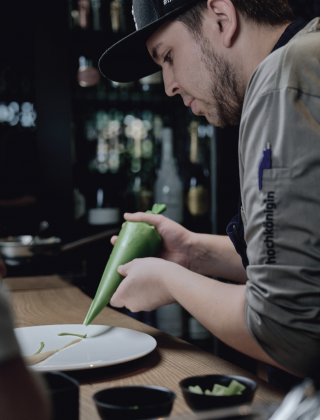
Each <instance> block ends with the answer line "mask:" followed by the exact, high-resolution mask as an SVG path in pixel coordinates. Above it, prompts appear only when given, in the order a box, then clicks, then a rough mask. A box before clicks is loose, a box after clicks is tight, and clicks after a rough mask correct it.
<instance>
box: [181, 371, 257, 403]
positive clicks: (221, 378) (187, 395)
mask: <svg viewBox="0 0 320 420" xmlns="http://www.w3.org/2000/svg"><path fill="white" fill-rule="evenodd" d="M233 379H235V380H236V381H238V382H239V383H240V384H242V385H244V386H245V387H246V389H245V390H244V391H243V393H242V394H241V395H231V396H224V397H223V396H213V395H205V394H204V395H201V394H195V393H194V392H191V391H189V389H188V387H189V386H196V385H199V386H200V388H201V389H202V390H203V391H205V390H206V389H209V390H210V391H211V390H212V388H213V386H214V384H219V385H224V386H229V384H230V382H231V381H232V380H233ZM179 385H180V388H181V390H182V394H183V397H184V399H185V401H186V403H187V404H188V406H189V407H190V408H191V410H193V411H203V410H212V409H215V408H222V407H230V406H235V405H241V404H246V403H250V402H252V400H253V397H254V393H255V391H256V389H257V384H256V382H254V381H253V380H251V379H248V378H245V377H243V376H233V375H206V376H192V377H190V378H186V379H183V380H182V381H180V383H179Z"/></svg>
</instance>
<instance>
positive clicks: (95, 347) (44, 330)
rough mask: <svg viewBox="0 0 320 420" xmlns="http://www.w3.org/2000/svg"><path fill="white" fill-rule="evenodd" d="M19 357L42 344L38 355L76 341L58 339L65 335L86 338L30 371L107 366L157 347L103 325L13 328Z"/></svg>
mask: <svg viewBox="0 0 320 420" xmlns="http://www.w3.org/2000/svg"><path fill="white" fill-rule="evenodd" d="M14 331H15V335H16V337H17V340H18V342H19V344H20V347H21V351H22V355H23V356H30V355H32V354H34V353H36V352H37V351H38V350H39V348H40V343H41V342H42V341H43V342H44V348H43V350H42V352H45V351H49V350H57V349H59V348H61V347H63V346H64V345H66V344H68V343H70V342H71V341H73V340H75V339H77V338H79V337H73V336H58V334H60V333H63V332H67V333H73V334H81V335H84V334H87V337H86V338H85V339H83V340H81V341H80V342H79V343H76V344H74V345H72V346H70V347H67V348H66V349H63V350H61V351H59V352H58V353H56V354H54V355H53V356H51V357H49V358H48V359H46V360H44V361H43V362H40V363H38V364H36V365H33V366H30V368H31V369H34V370H37V371H42V372H48V371H51V372H52V371H67V370H82V369H92V368H98V367H103V366H111V365H116V364H119V363H124V362H128V361H130V360H135V359H138V358H140V357H142V356H145V355H146V354H148V353H151V352H152V350H154V349H155V347H156V346H157V342H156V340H155V339H154V338H153V337H151V336H150V335H148V334H145V333H142V332H139V331H134V330H129V329H127V328H118V327H107V326H104V325H89V326H88V327H86V326H84V325H81V324H80V325H79V324H76V325H72V324H71V325H70V324H69V325H64V324H63V325H45V326H39V327H26V328H15V330H14Z"/></svg>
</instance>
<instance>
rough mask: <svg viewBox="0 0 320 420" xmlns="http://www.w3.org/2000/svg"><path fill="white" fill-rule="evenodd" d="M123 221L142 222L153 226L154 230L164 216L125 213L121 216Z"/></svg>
mask: <svg viewBox="0 0 320 420" xmlns="http://www.w3.org/2000/svg"><path fill="white" fill-rule="evenodd" d="M123 217H124V218H125V220H129V221H130V222H144V223H148V224H149V225H153V226H154V227H155V228H157V227H159V225H160V223H161V221H163V219H164V216H161V215H159V214H150V213H142V212H139V213H125V214H124V215H123Z"/></svg>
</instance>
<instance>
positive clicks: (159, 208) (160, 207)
mask: <svg viewBox="0 0 320 420" xmlns="http://www.w3.org/2000/svg"><path fill="white" fill-rule="evenodd" d="M166 209H167V206H166V205H165V204H154V206H153V207H152V210H151V211H147V213H152V214H160V213H163V212H164V211H166ZM161 244H162V239H161V236H160V235H159V233H158V232H157V230H156V228H155V227H154V226H151V225H149V224H148V223H143V222H129V221H126V222H125V224H124V226H123V228H122V229H121V231H120V233H119V237H118V239H117V242H116V244H115V246H114V248H113V250H112V252H111V255H110V258H109V260H108V263H107V266H106V268H105V270H104V273H103V275H102V278H101V280H100V284H99V287H98V290H97V292H96V295H95V297H94V299H93V301H92V303H91V306H90V308H89V311H88V313H87V316H86V318H85V320H84V322H83V323H84V325H89V324H91V322H92V321H93V320H94V319H95V317H96V316H98V315H99V313H100V312H101V311H102V309H103V308H104V307H105V306H106V305H107V304H108V303H109V301H110V299H111V297H112V295H113V294H114V292H115V291H116V290H117V288H118V287H119V285H120V283H121V281H122V280H123V279H124V277H123V276H121V275H120V274H119V273H118V271H117V269H118V267H119V265H123V264H127V263H128V262H131V261H132V260H134V259H135V258H147V257H154V256H155V255H157V254H158V253H159V251H160V249H161Z"/></svg>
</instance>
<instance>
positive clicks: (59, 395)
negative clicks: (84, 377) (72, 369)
mask: <svg viewBox="0 0 320 420" xmlns="http://www.w3.org/2000/svg"><path fill="white" fill-rule="evenodd" d="M44 378H45V381H46V384H47V388H46V391H47V393H48V394H49V396H50V399H51V404H52V411H53V413H52V420H79V384H78V382H77V381H76V380H75V379H73V378H71V377H70V376H68V375H66V374H65V373H63V372H47V373H45V374H44Z"/></svg>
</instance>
